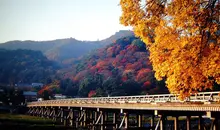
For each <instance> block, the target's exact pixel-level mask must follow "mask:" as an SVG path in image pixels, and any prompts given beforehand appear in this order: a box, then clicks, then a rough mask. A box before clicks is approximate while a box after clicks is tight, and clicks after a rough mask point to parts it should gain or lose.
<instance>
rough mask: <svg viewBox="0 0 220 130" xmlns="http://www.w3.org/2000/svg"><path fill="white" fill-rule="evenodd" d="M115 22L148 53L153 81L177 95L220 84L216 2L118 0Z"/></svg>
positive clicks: (219, 30) (219, 27)
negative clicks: (163, 83) (131, 32)
mask: <svg viewBox="0 0 220 130" xmlns="http://www.w3.org/2000/svg"><path fill="white" fill-rule="evenodd" d="M120 5H121V8H122V15H121V17H120V22H121V23H122V24H123V25H125V26H132V27H133V30H134V33H135V34H136V36H138V37H140V38H141V39H142V40H143V42H144V43H145V44H146V46H147V48H148V49H149V51H150V61H151V62H152V65H153V69H154V71H155V77H156V78H157V79H158V80H162V79H164V78H166V84H167V87H168V89H169V91H170V92H171V93H174V94H180V97H181V98H184V97H186V96H189V95H190V93H195V92H198V91H202V90H205V89H212V87H213V84H214V83H217V84H220V38H219V36H220V12H219V10H220V0H145V1H143V0H121V1H120Z"/></svg>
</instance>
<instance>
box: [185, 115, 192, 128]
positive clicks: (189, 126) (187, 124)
mask: <svg viewBox="0 0 220 130" xmlns="http://www.w3.org/2000/svg"><path fill="white" fill-rule="evenodd" d="M190 118H191V116H187V117H186V129H187V130H191V120H190Z"/></svg>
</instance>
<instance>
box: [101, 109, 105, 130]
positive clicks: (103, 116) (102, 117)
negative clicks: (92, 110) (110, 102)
mask: <svg viewBox="0 0 220 130" xmlns="http://www.w3.org/2000/svg"><path fill="white" fill-rule="evenodd" d="M100 113H102V115H101V123H100V125H101V130H104V122H105V120H104V119H105V113H104V112H103V111H100Z"/></svg>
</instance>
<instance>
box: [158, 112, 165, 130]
mask: <svg viewBox="0 0 220 130" xmlns="http://www.w3.org/2000/svg"><path fill="white" fill-rule="evenodd" d="M159 117H160V130H165V116H164V115H159Z"/></svg>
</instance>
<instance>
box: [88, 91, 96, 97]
mask: <svg viewBox="0 0 220 130" xmlns="http://www.w3.org/2000/svg"><path fill="white" fill-rule="evenodd" d="M94 95H96V91H95V90H91V91H90V92H89V93H88V97H89V98H91V97H92V96H94Z"/></svg>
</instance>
